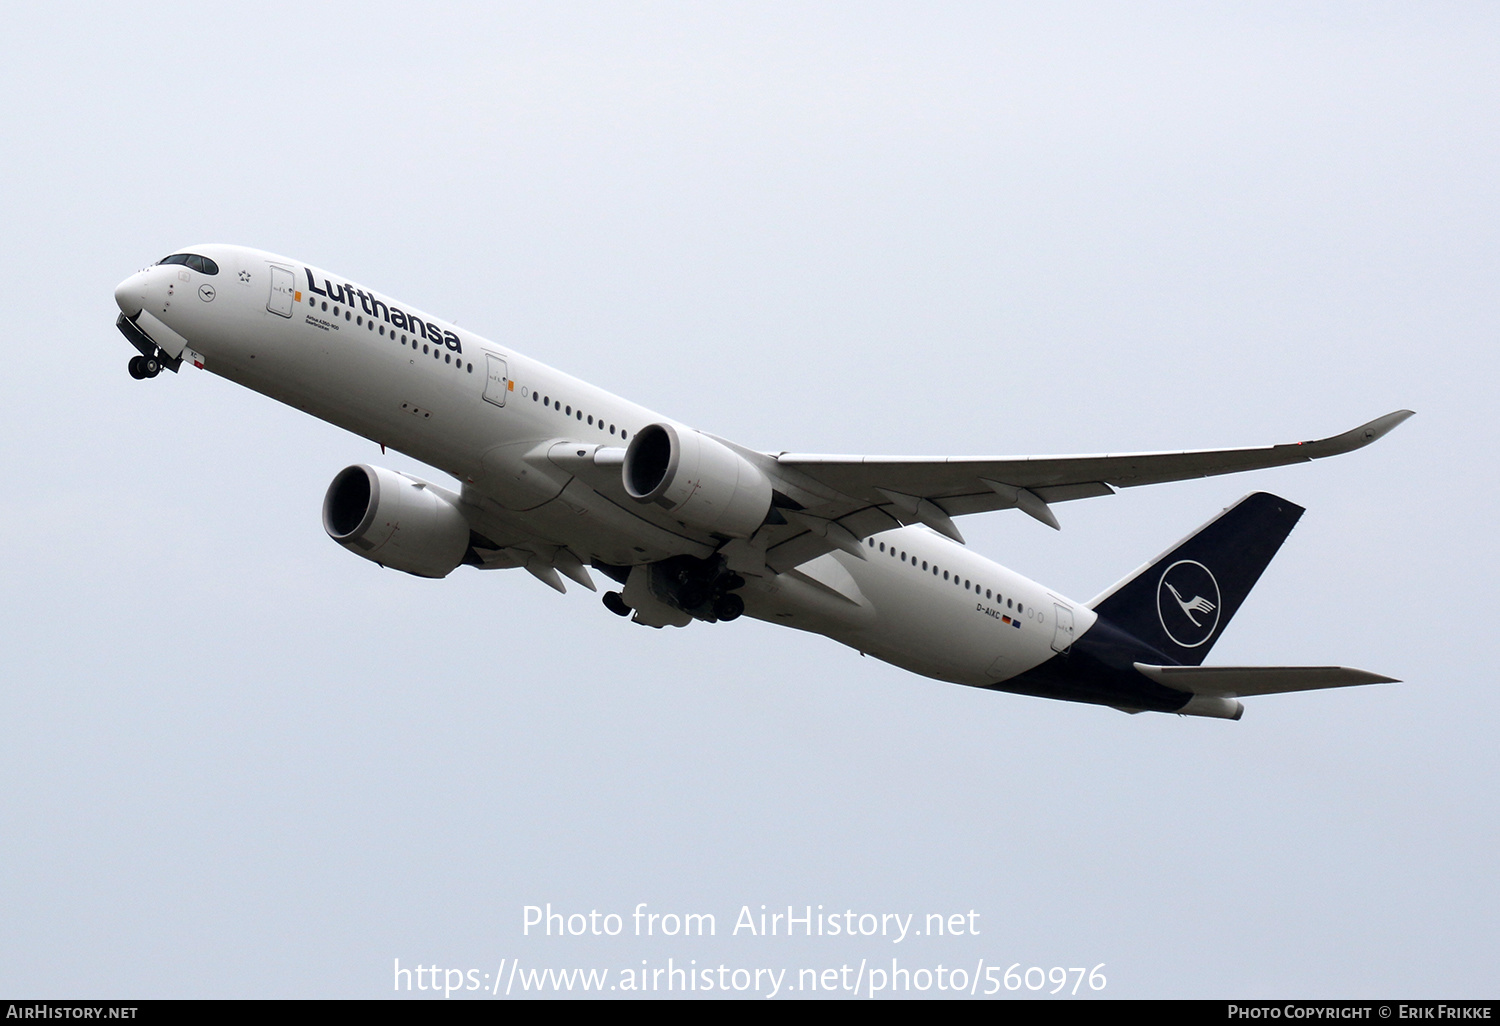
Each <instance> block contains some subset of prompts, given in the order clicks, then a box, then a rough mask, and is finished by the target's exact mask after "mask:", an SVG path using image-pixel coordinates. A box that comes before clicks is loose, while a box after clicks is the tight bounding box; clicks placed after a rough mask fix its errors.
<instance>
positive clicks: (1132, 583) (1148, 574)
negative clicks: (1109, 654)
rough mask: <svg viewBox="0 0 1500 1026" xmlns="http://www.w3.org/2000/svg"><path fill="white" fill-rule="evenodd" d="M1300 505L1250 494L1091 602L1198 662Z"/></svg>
mask: <svg viewBox="0 0 1500 1026" xmlns="http://www.w3.org/2000/svg"><path fill="white" fill-rule="evenodd" d="M1302 512H1303V510H1302V507H1301V506H1298V505H1297V504H1296V503H1294V502H1289V501H1287V500H1286V499H1283V498H1281V497H1280V496H1276V495H1271V494H1269V493H1267V492H1255V493H1254V494H1252V495H1247V496H1245V497H1244V498H1243V499H1241V500H1240V501H1239V502H1238V503H1236V504H1235V505H1233V506H1231V507H1230V508H1229V509H1227V510H1225V511H1224V512H1223V513H1221V514H1219V516H1218V517H1217V518H1215V519H1214V520H1211V521H1209V522H1208V523H1207V524H1205V525H1204V526H1203V527H1201V528H1200V529H1199V530H1198V531H1197V532H1196V533H1194V534H1192V535H1191V536H1189V537H1188V538H1186V539H1185V540H1183V541H1182V542H1180V543H1179V544H1178V545H1177V546H1175V547H1174V548H1173V549H1171V551H1169V552H1167V553H1165V554H1164V555H1162V556H1160V557H1159V558H1157V559H1156V560H1154V561H1153V562H1152V563H1150V564H1149V565H1147V566H1146V567H1144V568H1143V569H1141V570H1139V571H1137V572H1136V573H1135V574H1133V575H1131V576H1130V577H1128V578H1126V579H1125V580H1123V581H1121V582H1120V583H1119V584H1117V585H1115V586H1114V587H1113V588H1111V589H1109V591H1107V592H1105V593H1104V594H1103V595H1101V596H1100V597H1099V598H1097V599H1095V600H1094V601H1093V602H1091V603H1090V606H1091V607H1092V608H1093V609H1094V611H1095V612H1097V613H1098V614H1099V615H1100V616H1101V617H1103V618H1104V619H1106V620H1108V621H1110V622H1111V623H1113V624H1114V625H1115V626H1116V627H1119V628H1120V629H1121V630H1123V631H1125V632H1126V633H1127V634H1130V635H1132V636H1133V637H1135V638H1137V639H1139V640H1141V641H1144V642H1146V643H1147V644H1148V645H1151V646H1153V647H1154V648H1156V649H1158V650H1159V651H1161V652H1162V653H1164V654H1166V655H1167V656H1170V657H1171V658H1173V659H1176V660H1177V661H1178V662H1180V663H1183V664H1186V665H1189V666H1197V665H1199V664H1200V663H1202V662H1203V659H1204V657H1205V656H1206V655H1208V650H1209V649H1210V648H1212V647H1213V645H1214V642H1215V641H1217V640H1219V635H1220V634H1222V633H1223V631H1224V628H1225V627H1226V626H1227V625H1228V624H1229V620H1230V618H1231V617H1233V616H1234V614H1235V612H1236V611H1237V610H1238V609H1239V608H1240V604H1241V603H1242V602H1244V601H1245V596H1246V595H1248V594H1250V589H1251V588H1253V587H1255V582H1256V581H1258V580H1260V575H1261V574H1262V573H1263V572H1264V571H1265V569H1266V565H1267V564H1268V563H1270V562H1271V558H1272V557H1273V556H1275V555H1276V552H1277V550H1278V549H1280V548H1281V543H1282V542H1284V541H1286V536H1287V535H1288V534H1290V533H1291V531H1292V528H1293V527H1295V526H1296V525H1297V521H1298V519H1299V518H1300V517H1301V516H1302Z"/></svg>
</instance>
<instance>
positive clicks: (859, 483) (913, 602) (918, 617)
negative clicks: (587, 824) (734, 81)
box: [115, 245, 1411, 719]
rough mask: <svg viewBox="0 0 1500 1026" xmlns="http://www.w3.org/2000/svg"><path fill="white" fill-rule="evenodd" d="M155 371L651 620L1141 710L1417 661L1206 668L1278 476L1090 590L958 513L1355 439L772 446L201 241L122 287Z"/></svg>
mask: <svg viewBox="0 0 1500 1026" xmlns="http://www.w3.org/2000/svg"><path fill="white" fill-rule="evenodd" d="M115 302H116V303H117V304H118V305H119V308H120V316H119V319H118V321H117V322H116V323H117V325H118V327H119V329H120V331H121V332H122V333H123V334H124V335H125V337H126V338H127V339H128V340H129V341H130V342H131V344H132V345H134V346H135V347H136V349H137V350H139V352H140V355H138V356H136V357H134V358H133V359H131V361H130V373H131V374H132V376H134V377H136V378H154V377H156V376H157V374H158V373H160V371H161V369H162V368H166V369H168V370H171V371H176V370H178V368H179V367H180V366H181V365H182V364H184V363H190V364H192V365H193V366H195V367H198V368H201V369H203V370H208V371H212V372H213V373H216V374H220V375H222V376H224V377H226V378H228V379H229V380H231V381H235V382H238V383H239V384H242V385H244V386H246V387H247V388H252V389H254V390H256V391H257V392H261V393H263V394H265V395H268V396H270V397H272V398H273V399H279V400H280V401H282V402H284V403H286V404H288V405H290V406H295V407H297V408H298V409H300V410H304V411H306V412H308V413H310V414H312V415H313V416H315V417H321V418H322V419H324V420H326V421H329V422H330V423H333V424H337V425H339V426H340V427H343V428H347V429H348V430H350V431H353V432H355V433H356V434H359V435H363V436H364V437H365V438H368V439H370V440H372V441H375V442H378V443H380V444H381V445H382V446H388V447H390V448H393V449H397V450H400V451H401V452H404V453H406V454H408V455H410V456H412V457H415V458H416V459H418V460H421V461H423V462H424V463H428V464H430V465H432V466H434V467H438V468H440V469H441V470H443V471H444V472H446V473H448V474H451V475H452V476H453V477H454V478H456V479H457V481H458V482H459V486H458V488H457V490H454V489H452V488H446V487H442V486H440V485H438V484H434V483H431V482H427V481H423V480H419V479H418V478H415V477H411V476H409V475H407V474H403V473H399V472H397V471H393V470H386V469H384V468H381V467H375V466H369V465H365V464H358V465H355V466H351V467H347V468H345V469H344V470H342V471H340V472H339V473H338V474H337V475H336V476H335V477H334V479H333V483H332V484H331V485H330V486H329V488H328V492H327V495H326V496H325V498H324V500H323V526H324V528H325V529H326V530H327V532H328V535H329V537H331V538H333V540H334V541H336V542H338V543H339V544H340V545H343V546H344V547H345V548H347V549H349V551H351V552H353V553H354V554H355V555H357V556H362V557H364V558H365V559H368V560H371V561H373V562H375V563H378V564H380V565H381V566H385V567H391V568H393V569H396V570H403V571H405V572H407V573H410V574H416V575H418V576H421V577H445V576H447V575H448V574H449V573H451V572H452V571H453V570H455V569H457V568H458V567H459V566H461V565H464V564H468V565H469V566H473V567H478V568H479V569H481V570H492V569H498V568H504V567H513V568H519V567H523V568H525V569H526V570H528V571H530V572H531V573H532V574H533V575H534V576H536V577H538V578H539V579H541V580H542V581H544V582H545V583H547V584H549V585H551V586H552V587H553V588H555V589H557V590H558V591H564V590H565V585H564V584H563V580H562V578H564V577H566V578H569V579H570V580H573V581H576V582H577V583H578V584H580V585H582V586H583V587H585V588H588V589H590V590H594V582H593V580H592V578H591V576H590V573H589V568H590V567H592V568H593V569H595V570H597V571H598V572H600V573H602V574H604V575H605V576H607V577H609V578H611V579H613V580H614V581H616V582H618V583H619V584H620V585H621V589H620V590H619V591H611V592H609V593H608V594H606V595H605V596H604V604H605V605H606V606H608V607H609V609H610V610H611V611H613V612H615V613H618V614H619V615H621V616H629V617H631V618H632V619H633V620H634V621H635V622H636V623H640V624H645V625H647V626H650V627H663V626H668V625H671V626H679V627H680V626H686V625H687V624H689V623H690V622H692V621H693V620H703V621H706V622H709V623H714V622H717V621H728V620H734V619H735V618H737V617H739V616H740V615H741V614H748V615H750V616H753V617H756V618H758V619H761V620H766V621H768V622H770V623H779V624H785V625H786V626H788V627H796V628H798V629H800V630H805V631H812V632H815V633H818V634H823V635H826V636H828V637H830V638H832V639H834V640H835V641H838V642H841V643H843V644H845V645H848V646H850V647H851V648H855V649H858V650H859V651H860V652H862V653H866V654H868V655H872V656H875V657H877V658H880V659H883V660H885V661H887V662H890V663H894V664H895V665H897V666H901V667H904V668H905V669H908V670H911V671H913V672H915V673H920V674H922V675H924V676H927V677H933V678H936V679H938V680H943V681H951V682H953V683H956V684H966V685H971V686H974V687H981V688H991V689H994V690H1000V691H1010V692H1015V693H1017V694H1023V695H1036V696H1040V697H1044V698H1056V699H1064V700H1068V701H1075V702H1090V703H1095V704H1099V705H1108V706H1113V707H1114V708H1116V709H1120V710H1123V711H1125V712H1142V711H1148V710H1149V711H1157V712H1175V713H1183V714H1188V715H1196V716H1214V717H1223V718H1228V719H1238V718H1239V717H1240V715H1241V713H1242V712H1243V708H1242V706H1241V704H1240V702H1239V700H1238V699H1239V698H1240V697H1242V696H1246V695H1262V694H1270V693H1273V692H1284V691H1302V690H1309V689H1313V688H1326V687H1339V686H1343V685H1349V684H1370V683H1381V682H1391V681H1392V678H1389V677H1382V676H1379V675H1378V674H1373V673H1368V672H1365V671H1362V670H1352V669H1347V668H1344V667H1337V666H1334V667H1326V666H1325V667H1295V666H1254V667H1249V666H1223V667H1209V666H1203V665H1201V664H1202V662H1203V658H1204V657H1205V656H1206V655H1207V654H1208V651H1209V649H1210V648H1212V647H1213V644H1214V642H1215V641H1217V640H1218V638H1219V635H1220V634H1221V633H1222V632H1223V630H1224V628H1225V626H1226V625H1227V624H1228V623H1229V620H1230V618H1231V617H1233V616H1234V614H1235V611H1236V610H1237V609H1239V607H1240V604H1241V603H1242V602H1243V601H1244V600H1245V597H1246V595H1247V594H1248V593H1249V591H1250V589H1251V587H1252V586H1253V585H1254V584H1255V582H1256V581H1257V580H1258V579H1259V577H1260V575H1261V572H1262V571H1263V570H1264V569H1265V567H1266V564H1267V563H1269V562H1270V560H1271V557H1272V556H1274V555H1275V554H1276V551H1277V549H1278V548H1280V546H1281V543H1282V541H1283V540H1284V539H1285V538H1286V536H1287V534H1288V532H1290V531H1291V529H1292V527H1293V526H1294V525H1295V524H1296V522H1297V519H1298V517H1300V516H1301V515H1302V508H1301V507H1300V506H1297V505H1295V504H1293V503H1291V502H1288V501H1287V500H1286V499H1282V498H1278V497H1277V496H1274V495H1269V494H1266V493H1264V492H1257V493H1255V494H1253V495H1249V496H1247V497H1246V498H1244V499H1242V500H1240V502H1239V503H1238V504H1237V505H1235V506H1233V507H1231V508H1230V509H1228V510H1226V511H1224V512H1223V513H1221V514H1220V515H1219V516H1218V517H1216V518H1215V519H1213V520H1212V521H1210V522H1209V523H1208V524H1207V525H1205V526H1204V527H1202V528H1201V529H1199V530H1198V531H1197V532H1196V533H1194V534H1192V535H1191V536H1189V537H1188V538H1187V539H1185V540H1184V541H1182V542H1181V543H1179V544H1178V545H1176V546H1174V547H1173V548H1172V549H1171V550H1169V551H1168V552H1166V553H1165V554H1164V555H1162V556H1160V557H1159V558H1157V559H1155V560H1153V561H1152V562H1150V563H1148V564H1147V565H1146V566H1144V567H1143V568H1141V569H1140V570H1139V571H1137V572H1136V573H1134V574H1132V575H1131V576H1130V577H1128V578H1126V579H1125V580H1123V581H1121V582H1120V583H1118V584H1116V585H1115V586H1114V587H1112V588H1110V589H1109V590H1108V591H1106V592H1104V593H1103V594H1102V595H1100V596H1098V597H1097V598H1095V599H1093V600H1091V601H1089V602H1076V601H1074V600H1072V599H1070V598H1066V597H1064V596H1063V595H1060V594H1058V593H1057V592H1055V591H1052V590H1050V589H1048V588H1045V587H1043V586H1042V585H1040V584H1037V583H1036V582H1034V581H1030V580H1027V579H1026V578H1025V577H1022V576H1021V575H1019V574H1017V573H1014V572H1012V571H1010V570H1007V569H1005V568H1004V567H1002V566H1000V565H998V564H996V563H994V562H991V561H990V560H988V559H985V558H984V557H982V556H979V555H976V554H975V553H973V552H970V551H969V550H968V549H967V548H966V547H965V546H964V544H963V538H962V536H961V535H960V534H959V531H958V528H957V527H956V526H955V525H954V522H953V518H954V517H956V516H960V515H964V514H970V513H980V512H985V511H989V510H1000V509H1017V510H1020V511H1021V512H1022V513H1025V514H1027V515H1029V516H1032V517H1035V518H1036V519H1037V520H1040V521H1041V522H1042V523H1045V524H1048V525H1050V526H1052V527H1054V528H1055V527H1057V526H1058V523H1057V520H1056V518H1055V517H1054V515H1053V512H1052V509H1051V506H1052V504H1053V503H1057V502H1063V501H1066V500H1070V499H1081V498H1085V497H1088V496H1102V495H1111V494H1113V493H1114V491H1115V489H1116V488H1122V487H1130V486H1133V485H1143V484H1154V483H1158V482H1163V481H1178V480H1184V479H1187V478H1194V477H1206V476H1210V475H1214V474H1228V473H1234V472H1237V471H1242V470H1255V469H1259V468H1264V467H1276V466H1282V465H1285V464H1289V463H1300V462H1304V461H1307V460H1312V459H1317V458H1319V457H1323V456H1332V455H1336V454H1338V453H1344V452H1349V451H1350V450H1353V449H1358V448H1360V447H1362V446H1365V445H1368V444H1369V443H1370V442H1373V441H1374V440H1375V439H1377V438H1379V437H1381V436H1382V435H1384V434H1385V433H1386V432H1388V431H1390V430H1391V429H1392V428H1394V427H1395V426H1396V425H1397V424H1400V423H1401V422H1402V421H1403V420H1405V419H1406V418H1407V417H1409V416H1411V413H1410V411H1406V410H1402V411H1399V412H1397V413H1391V414H1387V415H1386V416H1384V417H1380V418H1378V419H1376V420H1373V421H1371V422H1370V423H1368V424H1365V425H1364V426H1362V427H1358V428H1355V429H1354V430H1352V431H1347V432H1345V433H1344V434H1341V435H1336V436H1334V437H1331V438H1325V439H1321V440H1318V441H1311V442H1297V443H1292V444H1288V445H1273V446H1261V447H1257V448H1250V449H1213V450H1198V451H1189V452H1163V453H1141V454H1132V455H1111V456H1031V457H1007V458H989V457H946V458H945V457H934V458H908V457H889V456H810V455H799V454H793V453H785V452H783V453H777V454H767V453H761V452H756V451H754V450H751V449H746V448H744V447H743V446H740V445H736V444H735V443H733V442H731V441H729V440H727V439H723V438H718V437H716V436H714V435H711V434H708V433H706V432H703V431H699V430H697V429H694V428H692V427H689V426H688V425H686V424H681V423H678V422H677V421H674V420H670V419H668V418H666V417H663V416H661V415H660V414H657V413H654V412H652V411H651V410H647V409H644V408H643V407H640V406H637V405H635V404H634V403H631V402H627V401H626V400H624V399H621V398H619V397H617V396H614V395H611V394H610V393H608V392H605V391H604V390H602V389H599V388H596V387H594V386H593V385H590V384H587V383H585V382H582V381H579V380H578V379H576V378H572V377H569V376H568V375H566V374H563V373H561V372H559V371H556V370H553V369H552V368H551V367H548V366H546V365H544V364H542V363H539V362H537V361H536V360H532V359H530V358H528V357H526V356H523V355H521V354H520V353H517V352H515V351H514V350H512V349H510V348H508V347H506V346H503V345H499V344H497V343H494V342H491V341H489V340H487V339H483V338H480V337H479V336H477V335H474V334H472V333H470V332H467V331H463V330H461V329H459V328H458V327H457V326H456V325H453V324H450V323H447V322H445V321H442V320H440V319H438V318H436V317H431V316H429V315H427V314H425V313H422V312H421V311H419V310H416V309H413V308H412V307H410V306H407V305H405V304H403V303H398V302H396V301H395V300H393V299H391V298H390V297H388V296H384V295H381V294H380V293H377V292H374V291H372V290H370V289H366V288H363V287H361V286H358V285H355V284H353V283H352V282H349V281H347V280H346V279H344V278H341V277H339V276H338V275H334V274H329V273H327V272H326V271H321V270H319V269H318V268H315V267H310V266H308V265H306V264H303V263H301V262H299V261H296V260H289V259H287V258H285V257H280V256H276V255H274V254H271V253H263V252H260V251H258V250H253V249H245V248H242V247H237V246H223V245H207V246H197V247H194V248H193V249H191V250H189V251H184V252H181V253H174V254H172V255H171V256H168V257H166V258H165V259H163V260H160V261H158V262H157V263H156V264H154V265H152V266H151V267H148V268H146V269H145V270H142V271H140V272H138V273H136V274H133V275H131V276H130V277H129V278H127V279H126V280H125V281H123V282H121V283H120V285H119V286H118V287H117V288H116V289H115Z"/></svg>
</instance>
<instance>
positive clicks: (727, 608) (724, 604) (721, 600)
mask: <svg viewBox="0 0 1500 1026" xmlns="http://www.w3.org/2000/svg"><path fill="white" fill-rule="evenodd" d="M744 611H745V600H744V599H742V598H740V597H739V596H738V595H734V594H729V595H720V596H719V597H718V598H717V599H715V600H714V617H715V618H716V619H719V620H723V621H725V622H728V621H730V620H738V619H739V618H740V614H742V613H743V612H744Z"/></svg>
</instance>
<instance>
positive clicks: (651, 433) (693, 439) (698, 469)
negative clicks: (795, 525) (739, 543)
mask: <svg viewBox="0 0 1500 1026" xmlns="http://www.w3.org/2000/svg"><path fill="white" fill-rule="evenodd" d="M621 472H622V474H623V476H624V484H625V491H626V493H627V494H628V495H629V496H630V497H631V498H632V499H635V500H636V501H637V502H654V503H656V504H657V505H659V506H662V507H664V508H665V509H667V510H668V511H670V512H671V513H672V514H673V515H674V516H676V517H677V518H678V519H679V520H681V521H682V522H683V523H684V524H687V525H688V526H689V527H696V528H698V529H700V530H703V531H709V532H712V533H714V534H719V535H723V536H725V537H729V538H748V537H750V535H752V534H754V533H755V530H756V528H758V527H760V525H761V524H763V523H765V519H766V514H767V513H768V512H770V509H771V482H770V481H769V480H767V478H766V475H765V474H762V473H761V472H760V470H759V469H758V468H757V467H755V466H754V465H752V464H751V463H750V462H749V461H748V460H746V459H745V458H744V457H743V456H741V455H740V454H739V453H737V452H735V451H734V450H733V449H731V448H729V447H728V446H727V445H724V444H723V443H721V442H716V441H714V440H713V439H712V438H709V437H708V436H707V435H705V434H703V433H702V432H699V431H679V430H678V429H677V428H675V427H673V426H672V425H671V424H648V425H647V426H645V427H643V428H641V429H640V430H639V431H637V432H636V433H635V437H634V438H632V439H631V440H630V447H629V448H628V449H626V450H625V463H624V465H623V467H622V468H621Z"/></svg>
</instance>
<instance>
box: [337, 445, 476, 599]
mask: <svg viewBox="0 0 1500 1026" xmlns="http://www.w3.org/2000/svg"><path fill="white" fill-rule="evenodd" d="M455 500H456V496H454V495H452V494H451V493H449V492H447V491H446V490H444V489H441V488H437V487H436V486H434V485H430V484H428V483H427V482H426V481H420V480H418V479H417V478H414V477H407V476H406V475H405V474H398V473H396V471H394V470H386V469H385V468H384V467H368V466H365V465H364V464H357V465H355V466H352V467H345V468H344V469H343V470H341V471H339V475H338V476H337V477H335V478H334V479H333V484H331V485H329V486H328V494H327V495H325V496H324V497H323V530H325V531H327V532H328V537H330V538H332V539H333V540H334V541H336V542H338V543H339V544H340V545H342V546H343V547H344V548H346V549H348V550H349V551H350V552H352V553H354V554H355V555H356V556H363V557H364V558H366V559H368V560H370V561H371V562H375V563H379V564H380V565H381V566H388V567H390V568H391V569H393V570H403V571H405V572H406V573H409V574H415V575H416V576H418V577H447V576H448V575H449V574H450V573H452V572H453V571H454V569H455V568H456V567H457V566H458V565H459V564H460V563H462V562H463V558H464V554H465V553H466V552H468V550H469V521H468V520H467V519H466V518H465V517H464V515H463V514H462V513H461V512H459V510H458V506H457V504H456V501H455Z"/></svg>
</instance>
